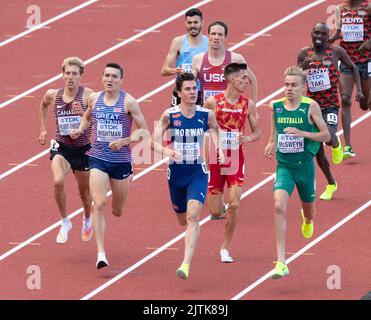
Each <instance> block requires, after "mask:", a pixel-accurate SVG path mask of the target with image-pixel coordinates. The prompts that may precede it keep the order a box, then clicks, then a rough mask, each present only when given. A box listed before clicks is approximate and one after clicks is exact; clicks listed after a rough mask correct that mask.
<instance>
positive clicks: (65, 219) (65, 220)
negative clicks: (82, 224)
mask: <svg viewBox="0 0 371 320" xmlns="http://www.w3.org/2000/svg"><path fill="white" fill-rule="evenodd" d="M62 222H63V224H65V225H70V224H71V221H70V219H69V218H63V219H62Z"/></svg>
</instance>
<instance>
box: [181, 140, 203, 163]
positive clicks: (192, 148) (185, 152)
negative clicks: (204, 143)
mask: <svg viewBox="0 0 371 320" xmlns="http://www.w3.org/2000/svg"><path fill="white" fill-rule="evenodd" d="M174 149H175V150H176V151H178V152H179V153H180V155H181V157H182V161H186V162H188V161H196V160H197V159H198V158H199V157H200V155H201V153H200V144H199V143H198V142H191V143H180V142H174Z"/></svg>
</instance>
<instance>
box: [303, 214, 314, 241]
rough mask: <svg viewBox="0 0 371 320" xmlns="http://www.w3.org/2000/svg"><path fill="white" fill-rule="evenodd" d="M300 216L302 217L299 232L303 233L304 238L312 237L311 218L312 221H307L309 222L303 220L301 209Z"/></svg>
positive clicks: (312, 226)
mask: <svg viewBox="0 0 371 320" xmlns="http://www.w3.org/2000/svg"><path fill="white" fill-rule="evenodd" d="M301 217H302V218H303V223H302V225H301V234H302V235H303V237H304V238H305V239H309V238H312V236H313V229H314V225H313V220H312V223H309V224H307V223H306V222H305V217H304V211H303V209H302V210H301Z"/></svg>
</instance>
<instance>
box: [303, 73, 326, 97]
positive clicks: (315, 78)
mask: <svg viewBox="0 0 371 320" xmlns="http://www.w3.org/2000/svg"><path fill="white" fill-rule="evenodd" d="M307 82H308V89H309V91H310V92H318V91H323V90H328V89H330V88H331V82H330V77H329V72H328V70H327V71H325V72H320V73H310V74H308V80H307Z"/></svg>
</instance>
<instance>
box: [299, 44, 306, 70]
mask: <svg viewBox="0 0 371 320" xmlns="http://www.w3.org/2000/svg"><path fill="white" fill-rule="evenodd" d="M308 49H309V48H308V47H306V48H303V49H301V50H300V52H299V54H298V56H297V58H296V64H297V65H298V66H299V67H300V68H302V69H303V70H307V69H309V61H308V59H307V51H308Z"/></svg>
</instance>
